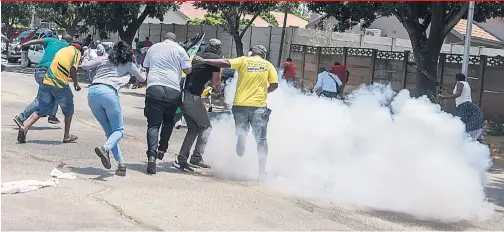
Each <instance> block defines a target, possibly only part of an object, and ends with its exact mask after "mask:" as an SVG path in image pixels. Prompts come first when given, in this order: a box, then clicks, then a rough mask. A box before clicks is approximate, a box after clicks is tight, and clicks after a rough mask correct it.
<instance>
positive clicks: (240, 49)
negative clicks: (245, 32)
mask: <svg viewBox="0 0 504 232" xmlns="http://www.w3.org/2000/svg"><path fill="white" fill-rule="evenodd" d="M233 38H234V39H235V44H236V55H237V57H241V56H243V42H242V38H240V37H239V36H233Z"/></svg>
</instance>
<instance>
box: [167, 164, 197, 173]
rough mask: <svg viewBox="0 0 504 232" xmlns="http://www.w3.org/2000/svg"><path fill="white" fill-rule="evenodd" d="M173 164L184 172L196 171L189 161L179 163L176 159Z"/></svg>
mask: <svg viewBox="0 0 504 232" xmlns="http://www.w3.org/2000/svg"><path fill="white" fill-rule="evenodd" d="M172 166H173V167H175V168H177V169H179V170H180V171H183V172H194V169H192V168H191V167H190V166H189V164H188V163H179V162H178V161H175V162H173V163H172Z"/></svg>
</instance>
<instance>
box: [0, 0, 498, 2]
mask: <svg viewBox="0 0 504 232" xmlns="http://www.w3.org/2000/svg"><path fill="white" fill-rule="evenodd" d="M200 1H201V2H238V1H236V0H221V1H212V0H200ZM0 2H71V1H57V0H0ZM72 2H160V1H159V0H158V1H145V0H82V1H72ZM161 2H193V1H184V0H182V1H161ZM239 2H306V1H302V0H284V1H266V0H240V1H239ZM312 2H370V1H366V0H350V1H321V0H314V1H313V0H312ZM371 2H434V1H432V0H401V1H399V0H379V1H371ZM436 2H455V1H453V0H438V1H436ZM456 2H469V0H462V1H456ZM475 2H496V1H486V0H477V1H475ZM497 2H504V0H499V1H497Z"/></svg>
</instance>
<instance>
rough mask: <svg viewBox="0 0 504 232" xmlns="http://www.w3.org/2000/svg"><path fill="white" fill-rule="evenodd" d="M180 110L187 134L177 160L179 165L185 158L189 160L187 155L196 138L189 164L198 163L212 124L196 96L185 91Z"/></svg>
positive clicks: (199, 98)
mask: <svg viewBox="0 0 504 232" xmlns="http://www.w3.org/2000/svg"><path fill="white" fill-rule="evenodd" d="M181 109H182V113H183V115H184V118H185V120H186V122H187V133H186V136H185V138H184V142H183V143H182V147H181V148H180V152H179V154H178V157H177V160H178V162H179V163H186V162H187V158H189V154H190V153H191V147H192V146H193V143H194V141H195V140H196V138H198V139H197V140H196V146H195V147H194V152H193V155H192V157H191V163H193V162H195V163H198V162H200V161H202V159H203V153H204V152H205V147H206V144H207V142H208V137H210V132H211V130H212V124H211V123H210V118H209V117H208V112H207V109H206V108H205V105H203V102H202V101H201V97H200V96H198V95H193V94H191V93H189V92H187V91H185V92H184V100H183V101H182V104H181Z"/></svg>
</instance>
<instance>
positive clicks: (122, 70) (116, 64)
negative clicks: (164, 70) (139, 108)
mask: <svg viewBox="0 0 504 232" xmlns="http://www.w3.org/2000/svg"><path fill="white" fill-rule="evenodd" d="M134 59H135V57H134V53H133V51H132V50H131V48H130V47H129V45H128V44H126V42H124V41H119V42H117V43H116V44H114V47H113V48H112V52H111V53H110V54H109V55H105V56H101V57H98V58H95V59H90V58H89V57H85V58H84V61H83V63H82V66H81V67H82V68H83V69H84V70H90V69H96V74H95V76H94V79H93V83H92V84H91V86H90V87H89V92H88V104H89V108H91V112H93V115H94V116H95V118H96V120H98V122H99V123H100V124H101V126H102V127H103V130H104V131H105V136H107V141H106V142H105V144H104V145H103V146H99V147H96V148H95V152H96V154H97V155H98V157H100V159H101V162H102V164H103V166H104V167H105V168H107V169H110V168H111V167H112V165H111V164H110V156H109V153H110V151H112V154H113V155H114V159H115V160H116V161H117V163H118V168H117V170H116V172H115V173H116V175H118V176H125V175H126V166H125V164H124V160H123V156H122V154H121V150H120V149H119V144H118V143H119V140H121V138H122V137H123V130H124V128H123V116H122V112H121V104H120V102H119V95H118V94H117V90H118V89H119V87H120V86H122V85H124V84H125V83H127V82H128V80H129V76H127V75H128V74H130V75H133V76H135V77H136V78H137V79H138V80H139V81H140V82H145V80H146V79H145V76H144V75H143V74H141V73H140V71H139V70H138V69H137V67H136V65H135V63H134Z"/></svg>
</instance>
